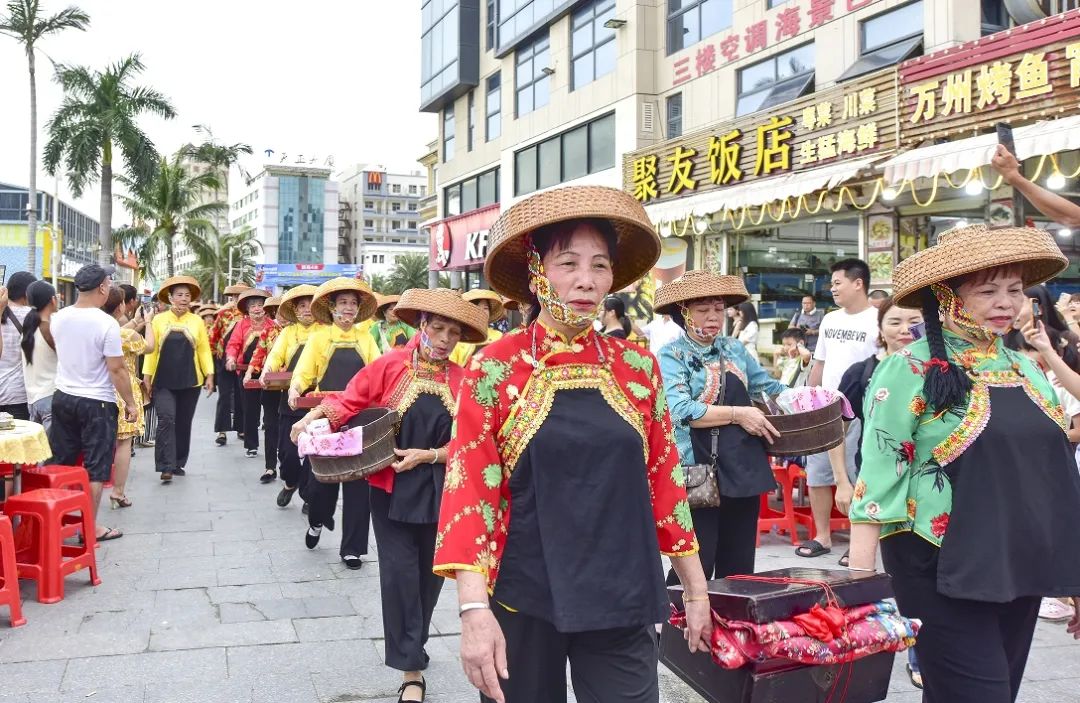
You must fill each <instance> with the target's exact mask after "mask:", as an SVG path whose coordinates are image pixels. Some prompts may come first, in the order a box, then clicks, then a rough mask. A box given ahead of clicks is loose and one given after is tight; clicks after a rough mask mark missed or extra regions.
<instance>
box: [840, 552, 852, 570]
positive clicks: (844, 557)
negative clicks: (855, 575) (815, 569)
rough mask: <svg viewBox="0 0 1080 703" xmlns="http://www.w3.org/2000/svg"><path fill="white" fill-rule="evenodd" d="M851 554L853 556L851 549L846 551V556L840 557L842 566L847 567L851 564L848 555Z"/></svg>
mask: <svg viewBox="0 0 1080 703" xmlns="http://www.w3.org/2000/svg"><path fill="white" fill-rule="evenodd" d="M850 556H851V552H850V551H845V552H844V556H842V557H840V561H839V564H840V566H842V567H844V568H845V569H846V568H847V567H848V564H849V562H848V557H850Z"/></svg>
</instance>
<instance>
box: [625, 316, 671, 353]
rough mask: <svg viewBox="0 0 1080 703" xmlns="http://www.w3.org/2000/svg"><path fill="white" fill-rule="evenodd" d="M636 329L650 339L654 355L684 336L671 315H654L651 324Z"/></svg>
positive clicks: (650, 346)
mask: <svg viewBox="0 0 1080 703" xmlns="http://www.w3.org/2000/svg"><path fill="white" fill-rule="evenodd" d="M634 331H635V333H637V334H639V335H641V336H642V337H645V338H646V339H648V340H649V351H651V352H652V354H653V356H656V355H657V354H659V353H660V350H661V349H663V348H664V347H666V346H667V345H668V344H671V343H672V342H674V341H675V340H676V339H678V338H679V337H680V336H682V328H681V327H679V326H678V325H677V324H675V322H674V321H673V320H672V319H671V315H654V316H653V319H652V320H651V321H650V322H649V324H647V325H645V326H644V327H642V328H640V329H636V330H634Z"/></svg>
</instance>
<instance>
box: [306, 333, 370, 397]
mask: <svg viewBox="0 0 1080 703" xmlns="http://www.w3.org/2000/svg"><path fill="white" fill-rule="evenodd" d="M342 347H345V348H348V347H353V348H355V349H356V351H357V352H359V353H360V358H361V359H363V360H364V365H365V366H366V365H368V364H370V363H371V362H373V361H375V360H376V359H378V358H379V346H378V345H377V344H375V339H374V338H373V337H372V336H371V334H370V333H369V332H365V331H363V330H361V329H359V328H358V327H356V326H354V327H353V328H352V329H350V330H349V331H347V332H346V331H345V330H343V329H341V328H340V327H338V326H337V325H324V326H322V327H320V328H319V329H317V330H315V331H314V332H312V333H311V335H310V336H308V340H307V344H305V345H304V352H303V353H302V354H301V355H300V360H299V361H297V362H296V368H295V369H293V375H292V387H293V388H295V389H296V392H297V393H303V392H305V391H307V390H308V389H309V388H311V387H312V386H315V387H316V388H315V390H318V383H319V381H321V380H322V377H323V374H325V373H326V369H327V367H328V366H329V365H330V357H331V356H333V354H334V352H335V351H337V350H338V349H341V348H342Z"/></svg>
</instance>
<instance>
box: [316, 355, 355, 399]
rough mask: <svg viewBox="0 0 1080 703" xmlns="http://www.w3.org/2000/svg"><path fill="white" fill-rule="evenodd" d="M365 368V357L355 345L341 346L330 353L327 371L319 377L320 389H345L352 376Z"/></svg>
mask: <svg viewBox="0 0 1080 703" xmlns="http://www.w3.org/2000/svg"><path fill="white" fill-rule="evenodd" d="M362 368H364V359H363V357H361V356H360V352H359V351H357V349H356V348H355V347H340V348H338V349H335V350H334V351H333V353H331V354H330V362H329V363H328V364H327V365H326V373H324V374H323V375H322V378H320V379H319V384H318V385H319V390H320V391H343V390H345V387H346V386H348V385H349V381H351V380H352V377H353V376H355V375H356V374H358V373H359V372H360V369H362Z"/></svg>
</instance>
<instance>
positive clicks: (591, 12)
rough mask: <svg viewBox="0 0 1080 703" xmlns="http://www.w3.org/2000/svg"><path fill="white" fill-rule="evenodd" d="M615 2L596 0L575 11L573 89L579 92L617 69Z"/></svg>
mask: <svg viewBox="0 0 1080 703" xmlns="http://www.w3.org/2000/svg"><path fill="white" fill-rule="evenodd" d="M614 17H615V0H593V2H591V3H589V4H588V5H586V6H584V7H582V8H581V9H579V10H577V11H576V12H574V15H573V18H572V19H571V23H570V27H571V29H570V89H571V90H577V89H578V88H580V87H581V86H583V85H588V84H589V83H592V82H593V81H594V80H596V79H597V78H599V77H601V76H605V75H607V74H609V73H611V72H612V71H614V70H615V61H616V55H615V30H614V29H609V28H608V27H605V26H604V23H605V22H607V21H608V20H610V19H612V18H614Z"/></svg>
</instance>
